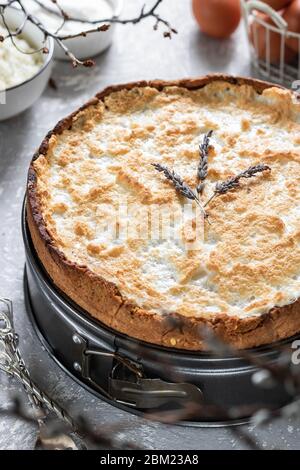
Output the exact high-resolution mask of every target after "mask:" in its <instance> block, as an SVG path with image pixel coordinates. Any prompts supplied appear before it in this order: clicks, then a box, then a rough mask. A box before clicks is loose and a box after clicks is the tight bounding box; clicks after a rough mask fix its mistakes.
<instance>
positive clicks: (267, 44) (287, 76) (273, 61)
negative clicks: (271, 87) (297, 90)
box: [241, 0, 300, 87]
mask: <svg viewBox="0 0 300 470" xmlns="http://www.w3.org/2000/svg"><path fill="white" fill-rule="evenodd" d="M241 4H242V11H243V17H244V22H245V25H246V30H247V33H248V39H249V43H250V50H251V61H252V65H253V67H254V69H255V70H256V71H257V73H258V75H259V76H260V77H261V78H263V79H267V80H269V81H272V82H276V83H280V84H282V85H286V86H289V87H291V85H292V84H293V83H294V82H295V81H297V80H299V79H300V34H298V33H294V32H291V31H289V30H288V24H287V22H286V21H285V20H284V18H283V17H282V16H281V15H280V13H279V12H277V11H275V10H274V9H273V8H272V7H270V6H269V5H267V4H266V3H263V2H261V1H257V0H249V1H247V0H241ZM266 15H267V16H266ZM270 20H271V21H270ZM269 21H270V23H269ZM277 35H278V36H277ZM291 39H293V40H295V42H296V41H298V52H296V51H294V54H293V57H292V59H291V58H290V57H289V56H290V54H289V52H291V49H289V40H291ZM275 48H277V50H276V57H275V58H274V50H275Z"/></svg>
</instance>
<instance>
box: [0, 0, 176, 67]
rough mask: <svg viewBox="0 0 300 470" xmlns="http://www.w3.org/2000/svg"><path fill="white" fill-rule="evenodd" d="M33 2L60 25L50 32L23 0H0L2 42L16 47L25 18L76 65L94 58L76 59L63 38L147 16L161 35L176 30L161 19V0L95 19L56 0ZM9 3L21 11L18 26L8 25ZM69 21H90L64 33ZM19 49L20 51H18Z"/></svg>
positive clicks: (91, 61)
mask: <svg viewBox="0 0 300 470" xmlns="http://www.w3.org/2000/svg"><path fill="white" fill-rule="evenodd" d="M33 1H34V2H35V3H36V4H38V5H39V6H40V7H41V8H42V9H44V10H45V11H46V12H49V13H51V14H52V15H53V14H54V15H56V16H58V17H59V18H61V25H60V26H59V28H58V29H57V30H56V31H55V32H52V31H50V29H48V28H47V25H44V24H42V23H41V22H40V21H39V20H38V19H37V18H35V17H34V16H33V15H32V14H31V13H30V12H29V11H28V9H27V8H26V6H25V2H24V1H23V0H8V1H6V2H4V3H1V1H0V24H1V23H2V24H3V26H4V29H5V30H6V31H7V34H6V35H5V36H0V42H3V41H5V40H11V41H12V42H13V44H14V46H15V47H16V44H15V42H14V38H15V37H16V36H18V35H19V34H22V32H23V30H24V27H25V25H26V24H27V22H30V23H32V24H34V25H35V26H37V28H38V29H39V30H40V31H41V32H42V33H43V35H44V43H45V44H46V41H47V38H49V37H51V38H53V39H54V40H55V42H56V44H57V45H58V46H59V47H60V48H61V49H62V50H63V51H64V53H65V55H66V56H67V57H68V58H69V59H70V60H71V62H72V64H73V67H77V66H78V65H82V66H84V67H92V66H93V65H94V64H95V62H94V61H93V60H91V59H87V60H83V61H82V60H79V59H78V58H77V57H76V56H75V55H74V54H73V52H72V51H71V50H70V49H69V48H68V46H67V45H66V43H65V41H66V40H67V39H74V38H78V37H86V36H87V35H89V34H91V33H95V32H105V31H107V30H108V29H109V28H110V26H111V25H112V24H122V25H127V24H133V25H136V24H137V23H140V22H142V21H144V20H146V19H148V18H150V19H151V18H152V19H154V25H153V29H154V30H155V31H156V30H158V28H159V26H160V25H161V26H162V27H163V28H164V30H163V36H164V37H165V38H171V37H172V35H173V34H177V31H176V29H174V28H173V27H172V26H171V24H170V23H169V21H167V20H166V19H164V18H163V17H162V16H160V14H159V13H158V7H159V6H160V5H161V3H162V2H163V0H156V1H155V3H154V4H153V6H151V7H149V8H146V6H143V8H142V9H141V11H140V12H139V14H138V15H137V16H136V17H133V18H124V19H122V18H118V17H115V16H112V17H111V18H104V19H94V20H90V21H87V20H82V19H80V18H76V17H73V16H70V15H68V14H67V13H66V12H65V11H64V10H63V8H61V6H60V5H59V1H57V0H51V1H52V3H53V4H54V6H55V7H56V9H55V8H53V9H52V8H51V7H49V6H47V5H45V4H44V2H42V1H40V0H33ZM8 7H16V8H18V9H19V10H21V11H22V12H23V13H24V19H23V21H22V23H21V25H20V26H19V27H18V29H17V30H14V29H12V28H10V27H9V25H8V24H7V22H6V20H5V10H6V8H8ZM68 21H74V22H78V23H85V24H86V23H88V24H90V25H91V28H90V29H88V30H85V31H80V32H78V33H74V34H63V32H62V31H63V27H64V25H65V24H66V23H67V22H68ZM41 51H42V52H43V53H45V54H47V53H48V50H47V48H46V46H45V47H42V48H41V49H40V50H35V51H33V52H32V53H35V52H41ZM21 52H22V51H21Z"/></svg>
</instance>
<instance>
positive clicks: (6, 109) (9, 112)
mask: <svg viewBox="0 0 300 470" xmlns="http://www.w3.org/2000/svg"><path fill="white" fill-rule="evenodd" d="M23 18H24V13H23V12H22V11H19V10H17V9H16V8H12V7H7V8H6V9H5V21H6V23H7V24H8V25H9V26H10V27H12V28H17V27H18V26H19V25H20V24H22V21H23ZM22 36H23V37H24V38H25V39H26V40H27V41H28V43H29V44H30V45H31V46H32V47H34V48H36V49H38V48H41V47H42V46H46V47H47V48H48V50H49V53H48V54H43V60H44V63H43V65H42V67H41V68H40V70H39V71H38V72H37V73H36V74H35V75H33V76H32V77H31V78H29V79H28V80H26V81H25V82H23V83H20V84H19V85H15V86H12V87H10V88H7V89H6V90H5V91H0V121H3V120H5V119H8V118H11V117H13V116H15V115H16V114H19V113H21V112H22V111H24V110H25V109H27V108H29V107H30V106H32V105H33V103H34V102H35V101H36V100H37V99H38V98H39V97H40V96H41V94H42V93H43V91H44V89H45V88H46V86H47V83H48V81H49V78H50V74H51V66H52V58H53V52H54V41H53V39H52V38H48V39H47V41H46V43H45V44H44V43H43V39H44V35H43V34H42V32H41V31H40V30H39V29H38V28H37V26H35V25H33V24H32V23H30V22H28V21H27V23H26V25H25V27H24V30H23V34H22Z"/></svg>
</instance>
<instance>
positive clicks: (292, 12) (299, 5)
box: [283, 0, 300, 53]
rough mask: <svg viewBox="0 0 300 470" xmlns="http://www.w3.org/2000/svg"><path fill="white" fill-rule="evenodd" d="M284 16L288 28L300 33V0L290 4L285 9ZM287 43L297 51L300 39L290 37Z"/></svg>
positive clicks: (294, 0)
mask: <svg viewBox="0 0 300 470" xmlns="http://www.w3.org/2000/svg"><path fill="white" fill-rule="evenodd" d="M283 18H284V19H285V21H286V22H287V24H288V30H289V31H292V32H293V33H298V34H299V35H300V0H293V2H292V3H291V4H290V6H289V7H288V8H287V9H286V10H285V11H284V13H283ZM287 45H288V46H289V47H290V48H291V49H293V51H295V52H296V53H297V52H298V51H299V47H300V40H299V39H297V38H288V39H287Z"/></svg>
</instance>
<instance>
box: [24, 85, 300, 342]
mask: <svg viewBox="0 0 300 470" xmlns="http://www.w3.org/2000/svg"><path fill="white" fill-rule="evenodd" d="M299 116H300V109H299V105H298V104H296V103H294V102H293V96H292V94H291V93H290V92H289V91H287V90H285V89H282V88H280V87H274V86H272V85H270V84H267V83H264V82H260V81H255V80H251V79H235V78H232V77H227V76H208V77H204V78H202V79H195V80H183V81H179V82H161V81H155V82H139V83H134V84H127V85H121V86H117V87H110V88H108V89H106V90H105V91H104V92H102V93H101V94H99V95H97V96H96V97H95V98H94V99H93V100H91V101H90V102H89V103H87V104H86V105H85V106H84V107H83V108H81V109H80V110H78V111H77V112H75V113H73V114H72V115H71V116H69V117H68V118H66V119H65V120H63V121H61V122H60V123H59V124H58V125H57V126H56V127H55V129H54V130H53V131H52V132H50V133H49V134H48V136H47V137H46V139H45V140H44V142H43V143H42V145H41V147H40V149H39V151H38V152H37V154H36V155H35V157H34V159H33V162H32V164H31V167H30V170H29V178H28V192H27V194H28V204H27V218H28V224H29V228H30V232H31V236H32V239H33V243H34V246H35V248H36V251H37V253H38V256H39V258H40V259H41V261H42V263H43V265H44V266H45V268H46V270H47V272H48V273H49V275H50V276H51V278H52V279H53V281H54V283H55V284H56V285H57V286H58V287H59V288H60V289H61V290H62V291H63V292H65V293H66V294H67V295H68V296H69V297H70V298H71V299H73V300H74V301H75V302H76V303H77V304H78V305H80V306H81V307H83V308H84V309H85V310H86V311H87V312H88V313H89V314H91V315H92V316H93V317H95V318H97V319H98V320H100V321H101V322H103V323H104V324H105V325H108V326H110V327H112V328H113V329H115V330H117V331H120V332H122V333H125V334H127V335H129V336H132V337H135V338H138V339H141V340H144V341H147V342H150V343H155V344H158V345H164V346H169V347H170V346H171V347H176V348H181V349H190V350H202V349H204V348H205V346H204V344H203V343H202V340H201V327H202V326H204V325H205V326H210V327H212V328H213V329H214V331H215V332H216V333H217V334H218V335H220V336H221V337H222V338H223V339H224V340H225V341H228V342H230V343H231V344H232V345H233V346H235V347H237V348H247V347H253V346H259V345H262V344H266V343H271V342H273V341H276V340H278V339H282V338H286V337H289V336H292V335H293V334H295V333H296V332H299V331H300V301H299V300H297V299H299V292H300V276H299V271H300V248H299V245H300V244H299V242H300V223H299V208H300V192H299V183H300V171H299V169H300V133H299V130H300V124H299V122H300V117H299ZM210 129H213V130H214V134H213V137H212V139H211V144H212V147H211V149H210V153H209V171H208V178H207V184H206V187H205V192H204V195H203V196H202V197H203V200H206V199H207V198H208V197H209V196H210V195H211V194H212V191H213V187H214V185H215V183H216V181H219V180H223V179H226V178H227V177H229V176H232V175H234V174H237V173H238V172H240V171H242V170H244V169H246V168H248V167H249V166H250V165H255V164H258V163H262V162H264V163H266V164H268V165H269V166H270V167H271V172H269V173H268V174H264V175H259V176H257V177H256V178H255V179H251V180H245V182H244V183H242V184H241V188H240V189H239V190H238V191H235V192H232V193H227V194H226V195H223V196H220V197H218V198H216V199H215V200H214V201H213V202H212V203H211V205H210V206H209V215H210V220H211V225H209V224H207V223H205V226H204V233H203V237H204V239H203V240H201V241H200V242H198V241H197V242H196V243H194V244H192V245H191V246H189V242H193V241H194V238H195V228H194V225H193V224H194V222H195V217H196V216H195V213H193V212H192V215H191V216H190V219H189V220H188V223H187V222H184V223H176V222H173V225H172V227H173V232H176V235H178V234H179V233H180V234H181V238H180V239H178V238H176V237H175V239H174V237H173V235H174V233H172V236H170V234H169V235H167V236H164V237H162V238H161V239H159V240H154V241H153V240H149V239H148V238H146V237H143V234H144V232H145V231H147V230H146V228H147V227H145V220H147V219H146V215H145V214H146V212H147V210H148V209H149V207H150V206H151V205H156V206H157V205H158V206H160V207H161V208H162V210H163V213H164V216H165V217H166V218H167V219H168V217H173V219H172V220H175V221H176V220H177V219H176V216H177V215H179V214H180V213H181V211H182V205H183V203H186V202H187V201H185V200H183V199H182V198H181V197H179V196H178V195H177V194H176V193H175V191H174V189H173V188H172V186H171V185H170V184H169V183H168V182H167V181H166V180H165V179H164V178H163V177H162V176H161V175H160V174H158V173H157V172H155V170H154V169H153V167H152V166H151V163H157V162H159V163H163V164H166V165H167V166H169V167H170V168H175V170H176V171H177V172H178V173H179V174H182V175H184V178H185V181H186V182H187V183H189V184H190V185H191V186H193V187H195V185H196V183H197V181H196V168H197V162H198V159H199V155H198V144H199V142H200V141H201V138H202V136H203V134H204V133H205V132H207V131H208V130H210ZM125 198H126V200H127V201H128V203H129V207H135V208H136V209H135V211H133V212H132V214H131V213H130V214H129V219H130V221H131V225H132V226H134V228H135V231H134V233H133V234H130V236H129V237H127V238H126V239H122V238H120V237H119V238H117V237H116V236H113V237H112V238H110V239H108V235H107V231H105V230H104V228H103V227H104V225H105V224H106V225H107V223H108V226H109V225H110V223H112V218H111V216H112V210H111V209H112V208H113V209H114V208H116V207H117V206H118V204H120V203H122V201H124V200H125ZM189 204H190V207H191V208H193V204H192V202H190V203H189ZM145 210H146V212H145ZM132 221H134V222H133V223H132ZM103 223H105V224H104V225H103ZM117 223H119V219H118V220H117ZM147 224H148V221H147V222H146V225H147Z"/></svg>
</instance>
